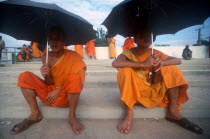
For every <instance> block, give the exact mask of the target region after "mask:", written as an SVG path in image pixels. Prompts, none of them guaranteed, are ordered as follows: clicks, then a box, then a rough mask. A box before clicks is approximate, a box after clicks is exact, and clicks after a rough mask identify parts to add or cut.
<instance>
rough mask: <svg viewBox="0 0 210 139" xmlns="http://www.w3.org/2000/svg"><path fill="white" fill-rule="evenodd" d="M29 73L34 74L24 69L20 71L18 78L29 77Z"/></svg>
mask: <svg viewBox="0 0 210 139" xmlns="http://www.w3.org/2000/svg"><path fill="white" fill-rule="evenodd" d="M31 75H34V74H33V73H32V72H29V71H25V72H22V73H20V75H19V77H18V79H19V80H21V79H24V78H29V77H30V76H31Z"/></svg>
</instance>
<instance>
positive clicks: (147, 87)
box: [11, 27, 203, 134]
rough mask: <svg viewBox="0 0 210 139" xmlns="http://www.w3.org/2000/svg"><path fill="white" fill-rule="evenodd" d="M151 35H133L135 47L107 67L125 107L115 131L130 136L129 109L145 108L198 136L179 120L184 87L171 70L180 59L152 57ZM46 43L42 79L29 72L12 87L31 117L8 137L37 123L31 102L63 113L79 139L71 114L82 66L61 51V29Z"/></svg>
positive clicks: (157, 54) (82, 75)
mask: <svg viewBox="0 0 210 139" xmlns="http://www.w3.org/2000/svg"><path fill="white" fill-rule="evenodd" d="M150 33H151V32H150V31H149V30H148V29H145V30H142V31H141V32H136V34H135V36H134V42H135V43H136V44H137V47H133V48H131V49H127V50H125V51H123V52H122V54H120V55H119V56H118V57H117V59H115V60H114V61H113V63H112V66H113V67H114V68H117V69H118V75H117V80H118V85H119V88H120V93H121V98H119V100H122V102H123V103H124V104H125V107H124V110H125V117H124V119H123V121H122V122H121V123H120V124H119V125H118V126H117V130H118V131H119V132H120V133H124V134H128V133H129V132H130V130H131V127H132V124H133V122H132V121H133V106H134V105H135V104H136V103H140V104H142V105H143V106H145V107H147V108H153V107H156V106H159V107H165V108H167V113H166V119H167V120H169V121H171V122H174V123H176V124H179V125H180V126H182V127H184V128H186V129H188V130H190V131H193V132H195V133H197V134H201V133H202V131H203V130H202V128H201V127H199V126H198V125H196V124H194V123H193V122H191V121H189V120H188V119H187V118H185V117H184V116H182V115H181V114H180V112H181V111H182V109H181V107H180V105H181V104H183V103H185V102H186V101H187V100H188V91H187V89H188V87H189V85H188V83H187V82H186V80H185V78H184V76H183V74H182V72H181V71H180V69H179V68H178V67H177V66H176V65H179V64H181V59H179V58H175V57H171V56H168V55H167V54H164V53H162V52H160V51H158V50H154V55H153V56H152V55H151V54H152V51H151V48H149V46H150V45H151V35H150ZM48 40H49V45H50V48H51V50H52V51H50V52H49V61H48V62H47V63H46V54H44V55H43V56H42V62H43V65H42V66H41V68H40V71H41V74H42V76H43V79H41V78H40V77H38V76H36V75H35V74H33V73H32V72H28V71H27V72H23V73H21V74H20V75H19V78H18V83H17V86H18V87H20V89H21V91H22V94H23V96H24V97H25V99H26V101H27V103H28V105H29V107H30V110H31V113H30V115H29V116H28V117H27V118H25V119H24V120H23V121H22V122H20V123H18V124H17V125H15V126H14V127H13V129H12V130H11V133H12V134H16V133H19V132H21V131H23V130H25V129H27V128H28V127H30V126H31V125H32V124H35V123H38V122H40V121H41V120H42V118H43V116H42V113H41V111H40V109H39V107H38V104H37V100H36V97H39V98H40V99H41V101H42V102H43V103H46V104H48V105H50V106H53V107H68V109H69V114H68V122H69V124H70V125H71V127H72V130H73V132H74V133H75V134H80V133H82V131H83V130H84V126H83V124H82V123H81V122H79V120H78V119H77V115H76V109H77V104H78V101H79V98H80V94H81V92H82V89H83V83H84V80H85V71H86V68H87V66H86V64H85V63H84V61H83V59H82V58H81V56H80V55H79V54H78V53H76V52H74V51H71V50H67V49H64V46H65V45H66V41H65V40H66V39H65V34H64V32H63V31H62V30H61V29H60V28H58V27H53V28H51V30H49V32H48ZM155 69H160V70H155ZM152 70H154V71H156V74H155V75H153V74H152V75H151V74H150V73H151V71H152ZM151 76H155V78H154V79H155V80H154V84H151V79H152V78H151ZM84 95H85V94H84ZM113 114H114V113H113ZM57 128H59V127H57ZM92 128H94V127H92Z"/></svg>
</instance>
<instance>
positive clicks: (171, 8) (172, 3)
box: [102, 0, 210, 37]
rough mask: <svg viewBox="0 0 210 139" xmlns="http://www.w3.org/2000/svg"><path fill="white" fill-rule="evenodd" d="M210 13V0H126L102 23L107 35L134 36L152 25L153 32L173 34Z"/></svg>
mask: <svg viewBox="0 0 210 139" xmlns="http://www.w3.org/2000/svg"><path fill="white" fill-rule="evenodd" d="M209 16H210V0H125V1H123V2H121V3H120V4H118V5H117V6H115V7H114V8H113V10H112V11H111V13H110V14H109V16H108V17H107V18H106V19H105V21H104V22H103V23H102V24H103V25H105V26H106V27H107V29H108V36H115V35H116V34H120V35H122V36H124V37H128V36H134V34H135V32H136V31H139V30H141V29H142V28H145V27H149V28H150V30H151V31H152V32H153V33H154V35H161V34H174V33H176V32H177V31H179V30H181V29H184V28H186V27H190V26H193V25H197V24H202V23H203V22H204V20H205V19H207V18H208V17H209Z"/></svg>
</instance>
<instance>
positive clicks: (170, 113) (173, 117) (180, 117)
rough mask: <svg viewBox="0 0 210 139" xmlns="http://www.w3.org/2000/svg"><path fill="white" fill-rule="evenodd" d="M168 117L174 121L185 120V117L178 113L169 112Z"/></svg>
mask: <svg viewBox="0 0 210 139" xmlns="http://www.w3.org/2000/svg"><path fill="white" fill-rule="evenodd" d="M166 117H167V118H169V119H174V120H180V119H182V118H183V116H182V115H181V114H180V113H179V112H178V111H175V112H172V111H169V110H168V112H167V114H166Z"/></svg>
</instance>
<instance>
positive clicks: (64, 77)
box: [17, 50, 86, 107]
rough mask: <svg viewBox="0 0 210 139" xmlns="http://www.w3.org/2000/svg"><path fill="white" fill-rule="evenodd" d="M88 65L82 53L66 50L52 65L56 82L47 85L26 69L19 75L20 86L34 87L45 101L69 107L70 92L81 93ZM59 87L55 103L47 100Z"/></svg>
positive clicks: (57, 105)
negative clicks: (50, 93) (49, 94)
mask: <svg viewBox="0 0 210 139" xmlns="http://www.w3.org/2000/svg"><path fill="white" fill-rule="evenodd" d="M85 69H86V65H85V63H84V62H83V60H82V58H81V57H80V55H78V54H77V53H76V52H74V51H71V50H65V51H64V55H63V56H62V57H61V58H60V59H59V60H58V61H57V63H56V64H55V65H54V66H53V67H51V74H52V77H53V81H54V84H53V85H47V84H46V83H45V82H44V81H43V80H42V79H41V78H39V77H38V76H36V75H35V74H33V73H31V72H29V71H26V72H23V73H21V74H20V75H19V78H18V84H17V86H18V87H24V88H30V89H34V90H35V92H36V95H37V96H38V97H39V98H40V99H41V101H42V102H43V103H46V104H49V105H51V106H55V107H68V106H69V102H68V93H81V91H82V88H83V82H84V80H85ZM58 87H61V90H62V91H61V92H60V94H59V96H58V98H57V99H56V101H55V103H53V104H51V103H49V102H48V101H46V97H47V95H48V93H49V92H50V91H52V90H54V89H56V88H58Z"/></svg>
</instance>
